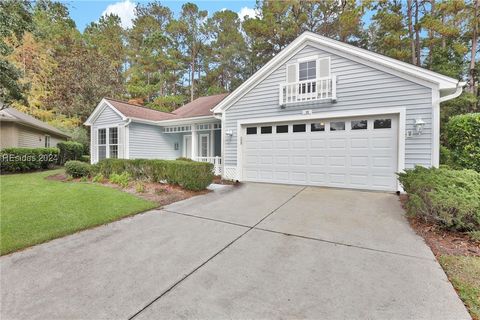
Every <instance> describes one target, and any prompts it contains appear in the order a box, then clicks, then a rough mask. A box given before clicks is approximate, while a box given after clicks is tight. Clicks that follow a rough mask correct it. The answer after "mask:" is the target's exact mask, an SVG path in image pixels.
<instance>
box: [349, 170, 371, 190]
mask: <svg viewBox="0 0 480 320" xmlns="http://www.w3.org/2000/svg"><path fill="white" fill-rule="evenodd" d="M368 181H369V177H368V173H367V174H350V184H352V185H354V186H357V187H365V188H368Z"/></svg>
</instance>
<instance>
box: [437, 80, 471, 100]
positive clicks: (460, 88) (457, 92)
mask: <svg viewBox="0 0 480 320" xmlns="http://www.w3.org/2000/svg"><path fill="white" fill-rule="evenodd" d="M463 86H465V82H460V80H459V81H458V83H457V87H456V88H455V92H454V93H452V94H449V95H446V96H443V97H441V98H440V99H439V102H440V103H442V102H445V101H448V100H452V99H455V98H457V97H458V96H460V95H461V94H462V91H463Z"/></svg>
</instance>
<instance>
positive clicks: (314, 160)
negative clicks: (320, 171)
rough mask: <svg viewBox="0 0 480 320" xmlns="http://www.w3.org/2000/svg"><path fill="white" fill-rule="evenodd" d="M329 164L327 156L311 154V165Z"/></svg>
mask: <svg viewBox="0 0 480 320" xmlns="http://www.w3.org/2000/svg"><path fill="white" fill-rule="evenodd" d="M326 164H327V157H326V156H310V165H311V166H325V165H326Z"/></svg>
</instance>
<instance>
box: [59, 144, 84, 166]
mask: <svg viewBox="0 0 480 320" xmlns="http://www.w3.org/2000/svg"><path fill="white" fill-rule="evenodd" d="M57 147H58V149H59V150H60V154H59V157H58V163H59V164H64V163H65V162H67V161H70V160H81V159H82V155H83V144H81V143H78V142H74V141H62V142H59V143H57Z"/></svg>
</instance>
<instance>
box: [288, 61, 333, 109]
mask: <svg viewBox="0 0 480 320" xmlns="http://www.w3.org/2000/svg"><path fill="white" fill-rule="evenodd" d="M336 86H337V84H336V77H335V75H332V74H331V63H330V57H321V58H319V57H317V56H313V57H307V58H302V59H298V60H297V61H296V62H293V63H289V64H288V65H287V68H286V82H285V83H282V84H280V89H279V103H280V106H285V105H287V104H293V103H299V102H306V101H317V100H336V98H337V93H336V92H337V89H336Z"/></svg>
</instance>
